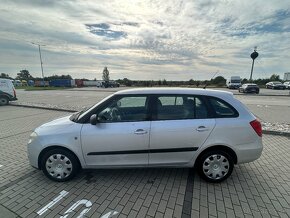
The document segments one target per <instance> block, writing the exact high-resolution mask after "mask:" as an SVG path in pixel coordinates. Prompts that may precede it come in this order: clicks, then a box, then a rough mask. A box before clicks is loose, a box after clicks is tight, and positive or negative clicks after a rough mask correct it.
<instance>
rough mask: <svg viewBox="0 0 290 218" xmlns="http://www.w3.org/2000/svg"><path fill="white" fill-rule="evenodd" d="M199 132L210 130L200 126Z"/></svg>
mask: <svg viewBox="0 0 290 218" xmlns="http://www.w3.org/2000/svg"><path fill="white" fill-rule="evenodd" d="M196 130H197V131H198V132H204V131H208V130H209V128H207V127H205V126H199V127H197V129H196Z"/></svg>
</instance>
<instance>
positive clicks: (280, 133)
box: [9, 104, 290, 138]
mask: <svg viewBox="0 0 290 218" xmlns="http://www.w3.org/2000/svg"><path fill="white" fill-rule="evenodd" d="M9 105H11V106H16V107H26V108H35V109H44V110H52V111H62V112H69V113H75V112H77V111H76V110H68V109H63V108H49V107H44V106H31V105H19V104H9ZM263 134H266V135H279V136H285V137H289V138H290V132H279V131H272V130H263Z"/></svg>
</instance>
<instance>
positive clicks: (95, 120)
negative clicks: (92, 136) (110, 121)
mask: <svg viewBox="0 0 290 218" xmlns="http://www.w3.org/2000/svg"><path fill="white" fill-rule="evenodd" d="M90 123H91V124H92V125H96V124H97V123H98V116H97V114H93V115H92V116H91V117H90Z"/></svg>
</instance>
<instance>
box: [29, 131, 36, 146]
mask: <svg viewBox="0 0 290 218" xmlns="http://www.w3.org/2000/svg"><path fill="white" fill-rule="evenodd" d="M36 137H37V134H36V132H32V133H31V135H30V137H29V141H28V144H30V143H31V142H33V140H34V139H35V138H36Z"/></svg>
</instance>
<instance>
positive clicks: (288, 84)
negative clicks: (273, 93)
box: [283, 81, 290, 89]
mask: <svg viewBox="0 0 290 218" xmlns="http://www.w3.org/2000/svg"><path fill="white" fill-rule="evenodd" d="M283 84H284V85H285V87H286V89H290V81H287V82H284V83H283Z"/></svg>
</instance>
